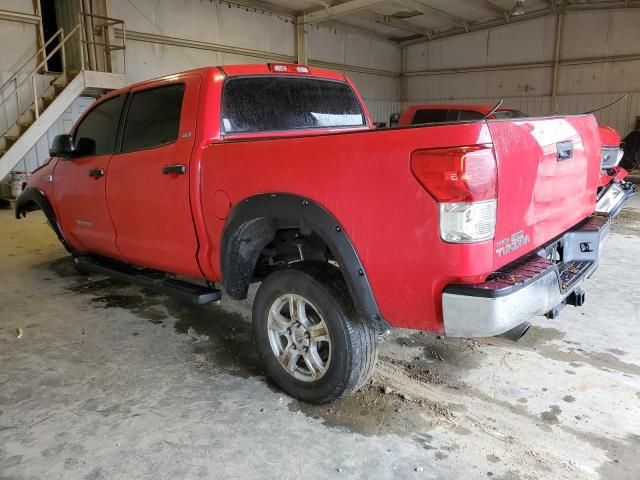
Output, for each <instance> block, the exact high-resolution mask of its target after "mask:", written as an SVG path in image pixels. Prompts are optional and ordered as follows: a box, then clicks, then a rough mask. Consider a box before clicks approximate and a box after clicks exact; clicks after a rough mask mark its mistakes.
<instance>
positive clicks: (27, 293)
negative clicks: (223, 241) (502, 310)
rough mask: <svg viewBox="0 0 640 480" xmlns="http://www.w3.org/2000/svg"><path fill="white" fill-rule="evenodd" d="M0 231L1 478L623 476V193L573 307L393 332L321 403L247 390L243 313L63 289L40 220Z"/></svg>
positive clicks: (639, 264)
mask: <svg viewBox="0 0 640 480" xmlns="http://www.w3.org/2000/svg"><path fill="white" fill-rule="evenodd" d="M634 207H635V209H634ZM0 232H2V234H1V236H0V266H1V273H2V275H1V277H0V299H1V302H0V479H31V478H38V479H40V478H46V479H55V478H64V479H79V478H86V479H114V478H126V479H136V478H154V479H165V478H166V479H176V478H181V479H192V478H230V479H231V478H241V479H252V478H256V479H257V478H260V479H266V478H284V479H286V478H308V479H321V478H331V479H334V478H367V479H373V478H376V479H378V478H380V479H383V478H398V479H407V478H443V479H449V478H450V479H462V478H464V479H475V478H495V479H540V478H545V479H546V478H549V479H556V478H560V479H562V478H567V479H592V478H603V479H607V480H609V479H635V478H638V472H639V471H640V408H639V407H640V348H638V347H639V346H640V321H639V320H640V298H639V297H638V292H639V291H640V289H639V287H640V276H639V275H638V271H639V270H640V257H639V256H638V255H637V252H638V251H639V248H640V201H637V200H636V199H634V201H633V203H632V204H631V206H630V207H629V208H627V209H626V210H625V211H624V212H623V214H622V216H621V217H620V220H619V221H618V222H617V224H616V226H615V228H614V230H613V233H612V235H611V237H610V239H609V243H608V246H607V250H606V253H605V255H604V258H603V259H602V261H601V265H600V268H599V270H598V271H597V272H596V274H595V276H594V277H593V278H592V279H591V280H589V281H588V285H587V288H586V290H587V305H586V306H585V307H584V308H582V309H574V308H572V307H567V308H566V309H565V310H564V312H563V314H562V315H561V316H560V318H559V319H557V320H554V321H552V320H546V319H543V318H540V319H537V320H536V322H535V324H534V325H535V326H534V327H533V328H532V329H531V330H530V332H529V333H528V334H527V335H526V336H525V337H524V338H523V339H522V340H521V341H520V342H519V343H517V344H513V343H510V342H508V341H505V340H502V339H498V338H491V339H481V340H460V339H447V338H441V337H438V336H436V335H432V334H423V333H420V332H413V331H401V330H398V331H394V332H393V333H392V334H391V335H390V336H389V338H388V339H387V341H386V342H385V343H384V344H383V346H382V351H381V359H380V361H379V363H378V366H377V369H376V373H375V376H374V379H373V381H372V383H371V384H370V385H368V386H367V387H366V388H365V389H364V390H363V391H361V392H358V393H357V394H355V395H353V396H352V397H350V398H348V399H346V400H343V401H340V402H337V403H334V404H331V405H323V406H311V405H306V404H301V403H299V402H297V401H295V400H293V399H291V398H289V397H287V396H286V395H284V394H282V393H281V392H279V391H278V390H277V388H275V387H274V386H273V385H272V384H271V383H270V382H269V381H268V380H267V379H266V378H265V377H264V375H263V372H262V370H261V367H260V364H259V362H258V359H257V357H256V355H255V351H254V348H253V346H252V343H251V335H250V323H249V306H250V303H249V302H229V301H226V300H225V301H224V302H223V304H222V305H221V306H204V307H194V306H188V305H184V304H180V303H177V302H175V301H173V300H172V299H170V298H167V297H164V296H158V295H154V294H152V293H151V292H148V291H145V290H142V289H140V288H138V287H135V286H131V285H128V284H126V283H122V282H117V281H114V280H111V279H108V278H105V277H98V276H93V277H83V276H80V275H78V274H76V273H75V270H74V269H73V267H72V265H71V263H70V261H69V258H68V257H67V256H66V254H65V252H64V251H63V250H62V248H61V247H60V246H59V245H58V244H57V242H56V241H55V237H54V235H53V233H52V232H50V231H49V229H48V227H47V226H46V225H45V223H44V220H43V217H42V216H41V215H40V214H31V215H30V216H29V217H28V218H27V219H26V220H23V221H20V222H18V221H14V220H13V217H12V215H11V212H7V211H3V212H0ZM190 326H193V327H194V328H195V329H196V330H197V331H198V332H200V333H203V334H207V335H209V336H210V340H208V341H203V342H195V341H194V339H193V338H191V337H190V336H188V335H187V334H186V331H187V329H188V328H189V327H190ZM17 328H21V329H22V330H23V335H22V338H20V339H18V338H16V333H15V332H16V329H17ZM385 392H386V393H385Z"/></svg>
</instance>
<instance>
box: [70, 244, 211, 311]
mask: <svg viewBox="0 0 640 480" xmlns="http://www.w3.org/2000/svg"><path fill="white" fill-rule="evenodd" d="M73 261H74V263H75V265H76V268H77V269H78V270H80V271H81V272H96V273H102V274H104V275H109V276H110V277H114V278H118V279H120V280H124V281H126V282H131V283H135V284H137V285H140V286H143V287H146V288H149V289H151V290H155V291H156V292H158V293H163V294H166V295H170V296H173V297H177V298H179V299H181V300H183V301H186V302H191V303H195V304H198V305H204V304H206V303H211V302H217V301H219V300H220V298H221V297H222V293H221V291H220V290H218V289H216V288H209V287H204V286H202V285H196V284H195V283H189V282H186V281H184V280H180V279H178V278H174V277H170V276H168V275H167V274H166V273H165V272H159V271H157V270H150V269H137V268H134V267H132V266H130V265H127V264H124V263H121V262H117V261H115V260H110V259H108V258H103V257H96V256H89V255H77V256H74V257H73Z"/></svg>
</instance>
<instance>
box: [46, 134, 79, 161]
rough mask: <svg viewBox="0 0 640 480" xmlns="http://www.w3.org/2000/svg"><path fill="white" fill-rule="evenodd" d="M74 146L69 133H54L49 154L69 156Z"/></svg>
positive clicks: (73, 151) (72, 152)
mask: <svg viewBox="0 0 640 480" xmlns="http://www.w3.org/2000/svg"><path fill="white" fill-rule="evenodd" d="M75 151H76V148H75V146H74V145H73V138H72V137H71V135H66V134H65V135H56V136H55V137H54V138H53V142H52V143H51V148H50V149H49V155H50V156H52V157H62V158H71V157H72V156H73V154H74V153H75Z"/></svg>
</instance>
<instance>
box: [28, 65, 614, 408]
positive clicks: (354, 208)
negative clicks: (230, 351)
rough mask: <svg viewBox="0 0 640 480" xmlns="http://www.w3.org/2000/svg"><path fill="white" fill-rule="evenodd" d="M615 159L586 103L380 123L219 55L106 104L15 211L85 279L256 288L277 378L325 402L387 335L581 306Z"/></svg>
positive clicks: (499, 325) (512, 325)
mask: <svg viewBox="0 0 640 480" xmlns="http://www.w3.org/2000/svg"><path fill="white" fill-rule="evenodd" d="M599 170H600V137H599V134H598V125H597V123H596V120H595V118H594V117H593V116H592V115H577V116H558V117H551V118H518V119H516V120H499V119H495V120H481V121H472V122H456V123H449V124H441V125H440V124H434V125H430V126H410V127H404V128H392V129H385V130H378V129H374V127H373V124H372V121H371V119H370V117H369V115H368V112H367V109H366V107H365V105H364V103H363V101H362V98H361V97H360V95H359V94H358V92H357V90H356V89H355V88H354V86H353V84H352V83H351V81H350V80H349V79H348V78H347V77H345V76H344V75H342V74H338V73H334V72H329V71H324V70H318V69H315V68H309V67H306V66H301V65H287V64H269V65H238V66H231V65H225V66H223V67H210V68H202V69H197V70H192V71H188V72H184V73H179V74H176V75H169V76H166V77H163V78H159V79H155V80H149V81H145V82H142V83H138V84H135V85H132V86H130V87H127V88H124V89H121V90H117V91H114V92H111V93H109V94H107V95H105V96H104V97H102V98H100V99H99V100H98V101H97V102H96V103H95V104H94V105H93V106H92V107H91V108H90V109H89V110H88V111H87V112H86V113H85V114H84V116H83V117H82V118H81V119H80V120H78V122H77V124H76V125H75V126H74V127H73V130H72V132H71V134H70V135H61V136H58V137H56V138H55V140H54V142H53V145H52V148H51V159H50V160H49V161H48V163H46V164H45V165H43V166H42V167H41V168H39V169H38V170H37V171H36V172H34V174H33V175H32V176H31V178H30V180H29V182H28V184H27V185H26V188H25V189H24V191H23V193H22V195H21V196H20V197H19V199H18V201H17V205H16V216H17V217H18V218H20V217H21V216H24V215H25V214H26V212H28V211H31V210H36V209H41V210H43V211H44V213H45V215H46V216H47V218H48V220H49V222H50V224H51V226H52V227H53V229H54V230H55V232H56V234H57V235H58V237H59V239H60V240H61V241H62V243H63V244H64V246H65V247H66V248H67V249H68V250H69V251H70V252H71V253H72V255H73V257H74V261H75V262H76V264H77V266H78V267H79V268H80V269H81V270H92V271H100V272H107V273H109V274H112V275H116V276H119V277H122V278H127V279H129V280H131V281H134V282H138V283H141V284H143V285H147V286H152V287H153V288H157V289H159V290H161V291H166V292H171V293H173V294H176V295H180V296H182V297H185V298H189V299H192V300H194V301H196V302H198V303H206V302H212V301H217V300H219V299H220V295H221V291H220V290H219V289H217V288H216V284H221V285H222V286H223V287H224V290H225V291H226V292H227V294H228V295H230V296H231V297H233V298H235V299H242V298H245V297H246V296H247V292H248V288H249V285H250V284H251V283H254V282H262V283H261V285H260V288H259V289H258V292H257V294H256V297H255V301H254V303H253V325H254V334H255V338H256V342H257V346H258V349H259V351H260V354H261V356H262V358H263V360H264V363H265V366H266V370H267V373H268V374H269V375H270V376H271V377H272V378H274V379H275V381H276V382H277V383H278V384H279V385H280V386H281V387H282V388H283V389H284V390H285V391H287V392H288V393H290V394H291V395H293V396H296V397H298V398H300V399H303V400H306V401H311V402H327V401H331V400H334V399H336V398H339V397H341V396H343V395H346V394H348V393H349V392H351V391H353V390H355V389H357V388H359V386H361V385H363V384H364V382H366V380H367V379H368V378H369V376H370V375H371V373H372V371H373V368H374V364H375V360H376V352H377V348H378V343H379V341H380V339H381V338H382V337H383V334H384V332H386V331H387V330H388V329H389V328H390V327H402V328H411V329H419V330H429V331H434V332H440V333H443V334H446V335H450V336H490V335H498V334H503V333H505V332H509V333H510V335H512V336H517V335H519V334H521V333H522V332H523V331H525V330H526V328H527V326H528V325H529V323H528V322H529V320H530V319H531V318H532V317H533V316H534V315H548V316H556V315H557V314H558V312H559V310H560V309H561V308H562V307H563V306H564V305H567V304H570V305H575V306H579V305H581V304H582V303H583V301H584V292H583V290H582V289H581V284H582V281H583V280H584V279H585V278H586V277H587V276H589V275H590V274H591V273H592V272H593V271H594V270H595V268H596V266H597V262H598V256H599V254H600V252H601V250H602V245H603V240H604V237H605V235H606V234H607V231H608V229H609V218H608V217H607V216H603V215H595V214H594V208H595V203H596V187H597V185H598V177H599ZM619 201H620V202H623V201H624V198H621V199H620V200H619Z"/></svg>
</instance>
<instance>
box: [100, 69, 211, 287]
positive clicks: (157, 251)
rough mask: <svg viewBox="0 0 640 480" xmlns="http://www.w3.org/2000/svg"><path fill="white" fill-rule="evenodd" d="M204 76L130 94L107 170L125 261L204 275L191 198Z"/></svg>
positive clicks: (110, 202) (112, 210)
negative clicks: (118, 139)
mask: <svg viewBox="0 0 640 480" xmlns="http://www.w3.org/2000/svg"><path fill="white" fill-rule="evenodd" d="M199 90H200V77H199V76H198V75H185V76H180V77H177V78H174V79H172V80H170V81H160V82H153V83H147V84H144V85H142V86H139V87H136V88H133V89H131V91H130V94H129V97H128V99H127V103H126V105H125V108H124V114H123V117H124V121H123V127H122V134H121V139H120V142H119V143H120V145H119V150H118V152H117V153H116V154H115V155H114V156H113V157H112V159H111V162H110V163H109V168H108V171H107V203H108V205H109V212H110V214H111V218H112V220H113V224H114V226H115V230H116V234H117V238H116V245H117V247H118V249H119V251H120V252H121V253H122V256H123V257H124V258H125V260H126V261H128V262H130V263H132V264H134V265H140V266H144V267H149V268H154V269H158V270H163V271H168V272H173V273H180V274H183V275H188V276H192V277H200V276H202V273H201V271H200V268H199V266H198V263H197V260H196V255H197V250H198V239H197V236H196V232H195V228H194V225H193V219H192V215H191V204H190V201H189V168H190V165H189V160H190V157H191V150H192V149H193V144H194V138H195V133H196V132H195V127H196V116H197V109H198V96H199Z"/></svg>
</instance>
